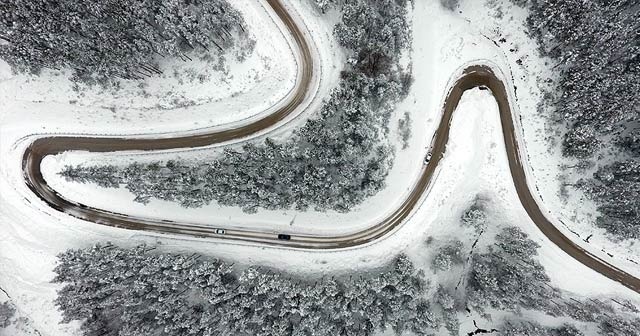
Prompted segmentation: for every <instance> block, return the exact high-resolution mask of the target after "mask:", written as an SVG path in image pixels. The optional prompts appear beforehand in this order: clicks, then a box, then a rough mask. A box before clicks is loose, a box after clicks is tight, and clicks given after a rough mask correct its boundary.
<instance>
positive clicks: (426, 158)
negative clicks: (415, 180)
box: [424, 152, 431, 164]
mask: <svg viewBox="0 0 640 336" xmlns="http://www.w3.org/2000/svg"><path fill="white" fill-rule="evenodd" d="M429 161H431V152H428V153H427V156H425V157H424V164H427V163H429Z"/></svg>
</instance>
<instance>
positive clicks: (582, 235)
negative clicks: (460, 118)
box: [459, 0, 640, 276]
mask: <svg viewBox="0 0 640 336" xmlns="http://www.w3.org/2000/svg"><path fill="white" fill-rule="evenodd" d="M484 3H485V2H483V1H463V2H462V6H461V8H460V12H461V13H459V15H460V16H461V17H464V18H465V19H466V20H469V21H470V23H471V24H472V25H473V26H474V27H477V28H478V32H479V33H481V34H483V35H484V36H486V37H487V38H489V39H491V40H493V41H494V42H496V43H497V44H498V45H499V46H500V49H501V50H502V52H503V54H504V56H505V58H506V59H507V60H508V64H509V65H510V71H511V73H512V76H513V85H514V86H515V87H516V88H517V90H516V97H517V101H518V104H517V105H518V108H519V110H520V117H521V119H520V120H519V122H520V126H521V130H522V132H523V134H524V136H523V137H520V138H519V139H520V140H521V148H525V149H526V152H527V159H528V160H527V161H528V165H526V166H528V168H529V172H528V173H529V176H530V177H531V179H530V180H531V181H532V182H534V185H533V188H532V190H536V191H537V192H538V196H539V198H540V200H541V201H542V202H541V203H542V204H543V205H544V206H545V207H546V208H547V209H548V211H549V213H550V214H551V215H550V216H551V217H553V218H556V219H557V220H558V224H559V225H558V228H560V229H561V230H562V231H563V233H564V234H565V235H567V236H568V237H570V238H571V239H572V240H573V241H574V242H576V243H578V244H579V245H580V246H582V247H583V248H585V249H587V250H588V251H590V252H592V253H594V254H596V255H598V256H599V257H600V258H602V259H603V260H605V261H607V262H609V263H611V264H613V265H616V266H617V267H619V268H621V269H624V270H626V271H628V272H631V273H632V274H634V275H635V276H640V242H638V241H637V240H627V241H624V242H618V241H613V240H611V239H610V238H609V237H607V235H606V232H605V230H604V229H600V228H598V227H596V226H595V224H594V222H595V218H596V217H597V214H598V211H597V210H596V205H595V204H594V203H593V202H592V201H591V200H589V199H588V198H587V197H586V195H585V194H584V193H583V192H581V191H579V190H576V189H575V188H570V189H568V192H567V193H566V194H565V195H561V189H562V183H564V182H565V181H566V182H569V183H571V182H573V181H574V180H575V179H577V178H579V177H588V176H571V175H567V174H570V171H568V170H567V169H563V168H562V164H563V163H567V161H566V160H565V159H564V158H563V157H562V155H561V152H560V147H559V144H560V141H559V140H558V139H559V134H557V133H555V132H554V131H552V130H551V127H552V126H553V124H552V123H550V122H549V120H547V118H546V112H545V111H538V106H537V105H538V103H539V102H540V100H541V98H542V89H543V88H545V87H548V85H549V84H548V83H547V82H545V81H546V80H547V79H552V78H555V72H554V71H553V67H554V65H555V64H554V63H552V61H551V60H550V59H547V58H542V57H540V56H539V52H538V51H537V45H536V43H535V42H534V41H533V40H531V39H530V38H529V37H527V35H526V33H525V29H524V22H525V18H526V10H524V9H523V8H520V7H518V6H514V5H513V4H511V3H510V2H509V1H501V0H488V1H486V4H488V5H487V6H484V5H483V4H484ZM501 39H504V40H503V41H504V42H502V41H500V40H501ZM518 63H521V64H518ZM503 69H505V71H506V69H507V68H503ZM569 164H570V163H569ZM534 188H535V189H534ZM589 236H591V237H590V238H589ZM587 238H589V239H588V242H587V241H586V240H587Z"/></svg>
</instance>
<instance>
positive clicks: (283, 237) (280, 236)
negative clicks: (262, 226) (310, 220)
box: [278, 233, 291, 240]
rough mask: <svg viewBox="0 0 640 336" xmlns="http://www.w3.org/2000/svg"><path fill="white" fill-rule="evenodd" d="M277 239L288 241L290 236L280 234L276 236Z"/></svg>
mask: <svg viewBox="0 0 640 336" xmlns="http://www.w3.org/2000/svg"><path fill="white" fill-rule="evenodd" d="M278 239H280V240H290V239H291V236H290V235H288V234H284V233H281V234H279V235H278Z"/></svg>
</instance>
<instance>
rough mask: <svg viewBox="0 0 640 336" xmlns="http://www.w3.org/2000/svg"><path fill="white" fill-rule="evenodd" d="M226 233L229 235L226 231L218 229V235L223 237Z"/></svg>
mask: <svg viewBox="0 0 640 336" xmlns="http://www.w3.org/2000/svg"><path fill="white" fill-rule="evenodd" d="M225 233H227V231H226V230H225V229H216V234H219V235H223V234H225Z"/></svg>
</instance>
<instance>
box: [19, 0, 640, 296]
mask: <svg viewBox="0 0 640 336" xmlns="http://www.w3.org/2000/svg"><path fill="white" fill-rule="evenodd" d="M267 1H268V3H269V4H270V5H271V6H272V7H273V9H274V10H275V12H276V13H277V14H278V16H279V17H280V18H281V19H282V21H283V22H284V24H285V25H286V26H287V28H288V29H290V31H291V33H292V35H293V36H294V40H295V42H296V44H297V46H298V47H299V48H300V51H301V54H302V55H303V57H302V60H303V64H302V65H301V66H302V67H303V69H302V71H301V74H300V85H298V90H297V91H296V92H295V94H294V95H293V98H292V99H291V100H290V101H289V102H287V104H286V105H285V106H284V107H282V108H281V109H279V110H277V111H276V112H275V113H273V114H270V115H268V116H266V117H264V118H263V119H260V120H258V121H257V122H254V123H251V124H248V125H245V126H241V127H239V128H236V129H230V130H224V131H219V132H213V133H207V134H198V135H189V136H184V137H176V138H159V139H124V138H91V137H46V138H39V139H37V140H35V141H34V142H32V143H31V144H30V145H29V146H28V147H27V149H26V151H25V153H24V156H23V161H22V168H23V176H24V179H25V182H26V184H27V186H28V187H29V188H30V189H31V190H32V191H33V192H34V193H35V194H36V195H37V196H38V197H40V198H41V199H42V200H43V201H44V202H46V203H47V204H48V205H49V206H50V207H52V208H54V209H56V210H58V211H61V212H64V213H67V214H69V215H71V216H74V217H77V218H80V219H83V220H86V221H91V222H94V223H96V224H101V225H108V226H113V227H119V228H125V229H130V230H142V231H151V232H158V233H168V234H184V235H191V236H196V237H215V238H219V239H224V240H238V241H246V242H256V243H263V244H268V245H276V246H286V247H292V248H301V249H339V248H346V247H352V246H357V245H362V244H366V243H369V242H372V241H375V240H377V239H380V238H381V237H383V236H385V235H387V234H389V233H390V232H391V231H392V230H394V229H396V228H398V227H399V226H400V225H402V223H404V222H405V220H406V219H407V218H408V217H409V215H411V214H412V213H413V210H414V208H415V206H416V205H417V204H418V203H419V201H420V200H421V198H422V196H423V195H424V194H425V193H426V192H427V189H428V187H429V185H430V183H431V182H432V178H433V176H434V172H435V171H436V168H437V166H438V163H439V162H440V160H441V159H442V157H443V155H444V153H445V149H446V144H447V141H448V139H449V128H450V123H451V118H452V116H453V112H454V111H455V109H456V107H457V105H458V103H459V101H460V99H461V97H462V94H463V93H464V92H465V91H466V90H469V89H472V88H476V87H482V88H487V89H489V90H491V92H492V93H493V95H494V97H495V99H496V101H497V103H498V110H499V113H500V120H501V125H502V133H503V136H504V142H505V147H506V150H507V157H508V160H509V168H510V171H511V176H512V178H513V182H514V185H515V188H516V191H517V194H518V198H519V199H520V202H521V203H522V206H523V207H524V208H525V209H526V211H527V213H528V215H529V217H530V218H531V220H532V221H533V222H534V223H535V224H536V225H537V226H538V228H539V229H540V230H541V231H542V232H543V233H544V235H545V236H546V237H547V238H549V240H551V241H552V242H553V243H554V244H555V245H556V246H558V247H559V248H560V249H562V250H563V251H564V252H565V253H567V254H569V255H570V256H571V257H573V258H574V259H576V260H577V261H579V262H581V263H582V264H584V265H585V266H587V267H589V268H591V269H593V270H594V271H596V272H598V273H600V274H602V275H604V276H606V277H608V278H610V279H612V280H615V281H617V282H620V283H621V284H623V285H625V286H627V287H628V288H630V289H632V290H634V291H636V292H638V293H640V279H638V278H635V277H633V276H632V275H631V274H628V273H626V272H624V271H622V270H620V269H618V268H616V267H615V266H613V265H611V264H609V263H607V262H606V261H604V260H602V259H601V258H599V257H598V256H595V255H593V254H591V253H590V252H588V251H586V250H584V249H583V248H581V247H580V246H578V245H576V244H575V243H573V242H572V241H571V240H570V239H569V238H568V237H566V236H565V235H564V234H562V232H560V231H559V230H558V229H557V228H556V227H555V226H554V225H553V224H552V223H551V221H549V220H548V219H547V218H546V217H545V215H544V214H543V212H542V211H541V209H540V207H539V205H538V204H537V202H536V200H535V198H534V196H533V194H532V193H531V190H530V189H529V186H528V184H527V180H526V174H525V170H524V168H523V165H522V161H521V155H520V151H519V150H518V142H517V138H516V131H515V128H514V122H513V115H512V111H511V108H510V105H509V95H508V92H507V90H506V88H505V85H504V83H503V82H502V81H501V80H500V79H499V78H498V77H497V76H496V75H495V73H494V72H493V70H492V69H491V68H490V67H488V66H484V65H475V66H469V67H468V68H466V69H465V70H464V71H463V72H462V75H461V76H460V77H459V78H458V79H457V80H456V81H455V83H454V84H453V85H452V86H451V88H450V89H449V91H448V93H447V96H446V99H445V102H444V106H443V113H442V117H441V119H440V123H439V125H438V129H437V133H436V136H435V138H434V140H433V143H432V146H433V147H432V149H431V152H432V154H433V157H432V159H431V161H430V162H429V163H428V164H426V165H423V168H422V171H421V174H420V177H419V179H418V181H417V182H416V183H415V185H414V186H413V188H412V190H411V193H410V194H409V195H408V197H407V198H406V199H404V200H403V202H402V204H401V205H400V207H399V208H397V209H396V210H394V211H393V212H392V213H391V214H390V215H388V216H387V217H386V218H384V219H383V220H382V221H380V222H378V223H372V225H370V226H368V227H367V228H366V229H364V230H362V231H359V232H355V233H351V234H347V235H343V236H316V235H294V236H292V237H291V239H290V240H279V239H278V237H277V233H274V232H257V231H248V230H246V231H245V230H239V229H229V230H226V234H224V235H220V234H216V232H215V231H216V229H215V228H213V227H211V226H206V225H201V224H194V223H178V222H173V221H168V220H155V219H149V218H141V217H133V216H129V215H126V214H121V213H115V212H110V211H106V210H103V209H97V208H92V207H88V206H86V205H83V204H81V203H78V202H74V201H72V200H68V199H65V198H63V197H62V196H61V195H60V194H58V193H57V192H56V191H55V190H53V189H52V188H51V187H50V186H49V185H48V184H47V182H46V181H45V179H44V178H43V176H42V173H41V171H40V166H41V163H42V160H43V159H44V157H46V156H48V155H55V154H58V153H61V152H64V151H74V150H82V151H90V152H113V151H122V150H162V149H173V148H187V147H200V146H207V145H212V144H216V143H220V142H225V141H229V140H233V139H239V138H243V137H246V136H248V135H251V134H254V133H256V132H258V131H260V130H263V129H265V128H267V127H270V126H273V125H275V124H277V123H278V122H280V121H282V120H283V119H284V118H285V117H286V116H287V115H289V114H290V113H291V112H292V111H293V110H294V109H295V108H296V107H297V106H298V105H300V103H301V102H302V101H303V100H304V99H305V98H306V94H307V93H308V90H309V87H310V83H311V78H312V73H311V72H312V69H313V65H312V61H313V60H312V57H311V52H310V50H309V44H308V43H307V42H306V40H305V38H304V35H303V34H302V32H301V31H300V29H299V28H298V27H297V26H296V25H295V23H294V21H293V19H292V18H291V16H290V15H289V14H288V13H287V12H286V10H285V9H284V7H283V6H282V4H281V3H280V2H279V1H278V0H267Z"/></svg>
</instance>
